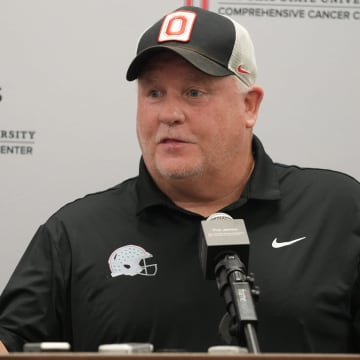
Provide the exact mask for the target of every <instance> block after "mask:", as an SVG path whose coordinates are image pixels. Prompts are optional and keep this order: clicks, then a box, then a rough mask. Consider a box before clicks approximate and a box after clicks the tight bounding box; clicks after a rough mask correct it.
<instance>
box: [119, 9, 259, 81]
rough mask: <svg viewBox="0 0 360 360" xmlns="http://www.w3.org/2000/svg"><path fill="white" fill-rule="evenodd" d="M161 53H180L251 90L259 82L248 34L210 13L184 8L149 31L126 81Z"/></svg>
mask: <svg viewBox="0 0 360 360" xmlns="http://www.w3.org/2000/svg"><path fill="white" fill-rule="evenodd" d="M161 49H168V50H171V51H173V52H175V53H177V54H178V55H180V56H182V57H183V58H184V59H185V60H187V61H188V62H190V63H191V64H192V65H193V66H195V67H196V68H197V69H199V70H201V71H203V72H204V73H206V74H208V75H212V76H228V75H236V76H237V77H238V78H239V79H240V80H241V81H242V82H243V83H244V84H245V85H247V86H251V85H253V84H254V82H255V80H256V72H257V68H256V59H255V51H254V45H253V42H252V40H251V38H250V35H249V33H248V31H247V30H246V29H245V28H244V27H243V26H242V25H240V24H239V23H237V22H235V21H234V20H233V19H231V18H230V17H227V16H224V15H220V14H217V13H215V12H212V11H210V10H204V9H202V8H200V7H195V6H183V7H180V8H178V9H177V10H175V11H173V12H171V13H169V14H167V15H166V16H164V17H163V18H162V19H161V20H159V21H158V22H156V23H155V24H154V25H152V26H151V27H149V28H148V29H147V30H146V31H145V32H144V33H143V34H142V35H141V37H140V39H139V42H138V46H137V52H136V57H135V58H134V60H133V61H132V62H131V64H130V66H129V68H128V71H127V74H126V79H127V80H129V81H132V80H135V79H136V78H137V77H138V76H139V74H140V72H141V71H142V69H143V66H144V64H145V62H146V61H147V60H148V59H149V57H150V55H152V54H154V53H156V52H158V51H160V50H161Z"/></svg>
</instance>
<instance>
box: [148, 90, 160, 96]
mask: <svg viewBox="0 0 360 360" xmlns="http://www.w3.org/2000/svg"><path fill="white" fill-rule="evenodd" d="M149 96H150V97H153V98H157V97H159V96H160V91H159V90H150V91H149Z"/></svg>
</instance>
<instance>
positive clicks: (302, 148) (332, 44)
mask: <svg viewBox="0 0 360 360" xmlns="http://www.w3.org/2000/svg"><path fill="white" fill-rule="evenodd" d="M189 2H190V1H189ZM184 3H185V1H183V0H137V1H136V0H128V1H124V0H0V169H1V170H0V171H1V173H0V227H1V231H0V237H1V238H0V239H1V252H0V291H1V290H2V288H3V287H4V285H5V283H6V281H7V279H8V277H9V276H10V274H11V272H12V271H13V269H14V267H15V265H16V262H17V261H18V259H19V257H20V256H21V254H22V252H23V251H24V248H25V246H26V245H27V244H28V242H29V241H30V239H31V237H32V236H33V234H34V232H35V231H36V229H37V227H38V226H39V225H40V224H41V223H43V222H44V221H46V219H47V218H48V217H49V216H50V215H51V214H52V213H53V212H54V211H56V210H57V209H58V208H59V207H60V206H62V205H63V204H65V203H66V202H69V201H72V200H73V199H75V198H78V197H81V196H83V195H85V194H87V193H90V192H95V191H98V190H102V189H105V188H108V187H111V186H112V185H115V184H117V183H119V182H121V181H122V180H124V179H126V178H127V177H130V176H134V175H136V174H137V169H138V160H139V156H140V153H139V150H138V145H137V142H136V137H135V120H134V119H135V106H136V103H135V83H128V82H127V81H126V80H125V72H126V70H127V66H128V64H129V62H130V61H131V59H132V58H133V56H134V53H135V48H136V42H137V39H138V37H139V36H140V34H141V33H142V31H143V30H144V28H145V27H147V26H149V25H151V24H152V23H153V22H154V21H156V20H158V19H159V18H160V17H161V16H162V15H163V14H164V13H165V12H168V11H170V10H173V9H175V8H177V7H180V6H182V5H184ZM339 3H340V2H339V1H336V0H302V1H301V0H297V1H294V0H267V1H265V0H263V1H261V0H258V1H257V0H251V1H246V0H233V1H231V2H230V1H229V2H226V1H216V0H209V1H201V0H194V1H193V4H194V5H196V6H202V5H207V6H208V7H209V9H210V10H213V11H216V12H222V13H226V14H228V15H230V16H232V17H233V18H234V19H235V20H237V21H239V22H240V23H242V24H243V25H245V26H246V27H247V28H248V29H249V31H250V33H251V34H252V37H253V40H254V42H255V46H256V52H257V58H258V66H259V77H258V83H259V84H260V85H262V86H263V87H264V90H265V99H264V103H263V107H262V110H261V114H260V118H259V120H258V124H257V126H256V129H255V130H256V133H257V134H258V135H259V136H260V138H261V139H262V141H263V143H264V145H265V147H266V149H267V151H268V152H269V154H270V155H271V156H272V158H273V159H274V160H276V161H279V162H283V163H296V164H299V165H304V166H312V167H325V168H331V169H337V170H340V171H343V172H346V173H349V174H351V175H353V176H354V177H356V178H358V179H359V178H360V165H359V163H358V151H357V148H358V133H359V130H360V129H359V127H360V125H359V120H358V102H359V90H358V88H359V86H358V84H359V83H360V70H359V60H360V59H359V55H360V42H359V40H358V39H357V35H358V34H359V30H360V3H359V1H358V0H349V2H347V4H346V5H339Z"/></svg>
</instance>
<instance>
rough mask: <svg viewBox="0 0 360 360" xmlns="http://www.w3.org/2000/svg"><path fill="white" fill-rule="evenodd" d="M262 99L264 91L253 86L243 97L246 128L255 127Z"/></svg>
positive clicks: (259, 87)
mask: <svg viewBox="0 0 360 360" xmlns="http://www.w3.org/2000/svg"><path fill="white" fill-rule="evenodd" d="M263 97H264V91H263V89H262V87H261V86H258V85H253V86H252V87H251V88H250V89H249V91H248V92H247V94H246V96H245V106H246V113H247V120H246V127H248V128H252V127H254V126H255V123H256V119H257V116H258V113H259V108H260V104H261V101H262V99H263Z"/></svg>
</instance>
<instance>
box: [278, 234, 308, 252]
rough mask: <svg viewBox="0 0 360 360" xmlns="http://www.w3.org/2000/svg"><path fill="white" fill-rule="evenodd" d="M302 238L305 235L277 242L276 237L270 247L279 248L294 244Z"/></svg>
mask: <svg viewBox="0 0 360 360" xmlns="http://www.w3.org/2000/svg"><path fill="white" fill-rule="evenodd" d="M304 239H306V236H303V237H300V238H297V239H294V240H291V241H283V242H278V240H277V238H275V239H274V240H273V242H272V244H271V245H272V247H273V248H274V249H279V248H282V247H284V246H289V245H292V244H295V243H297V242H298V241H301V240H304Z"/></svg>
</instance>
